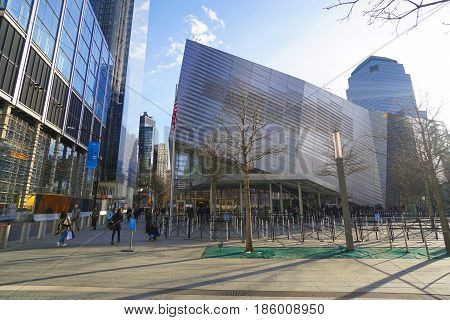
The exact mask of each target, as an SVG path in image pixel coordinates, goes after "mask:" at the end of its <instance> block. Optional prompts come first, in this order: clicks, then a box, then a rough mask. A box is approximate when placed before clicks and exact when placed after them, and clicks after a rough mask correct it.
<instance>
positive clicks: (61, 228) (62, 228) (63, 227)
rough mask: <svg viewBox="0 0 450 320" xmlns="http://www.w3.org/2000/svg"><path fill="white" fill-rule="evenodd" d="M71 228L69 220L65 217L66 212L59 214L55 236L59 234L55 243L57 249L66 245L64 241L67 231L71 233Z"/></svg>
mask: <svg viewBox="0 0 450 320" xmlns="http://www.w3.org/2000/svg"><path fill="white" fill-rule="evenodd" d="M71 228H72V223H71V222H70V218H69V216H68V215H67V212H65V211H63V212H61V215H60V216H59V222H58V228H57V229H56V234H57V235H58V234H59V240H58V242H57V243H56V245H57V246H58V247H65V246H66V245H67V244H66V239H67V236H68V234H69V231H70V232H72V231H71Z"/></svg>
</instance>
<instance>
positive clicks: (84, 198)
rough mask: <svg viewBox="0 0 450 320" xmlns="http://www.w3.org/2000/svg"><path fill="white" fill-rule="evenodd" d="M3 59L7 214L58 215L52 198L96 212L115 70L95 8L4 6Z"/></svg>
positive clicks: (0, 106)
mask: <svg viewBox="0 0 450 320" xmlns="http://www.w3.org/2000/svg"><path fill="white" fill-rule="evenodd" d="M0 54H1V59H0V149H1V152H0V209H1V208H2V207H5V206H17V207H18V208H19V209H29V210H32V209H33V208H34V209H35V211H39V210H45V211H46V212H52V211H54V209H55V208H52V207H51V202H52V201H50V200H49V199H50V198H48V197H49V196H52V197H53V198H52V199H59V200H58V201H59V202H58V203H68V202H70V201H75V200H70V199H79V200H77V201H80V202H82V205H83V206H85V207H88V206H89V203H92V201H91V199H92V193H93V182H94V180H95V178H96V170H95V169H92V168H86V165H85V164H86V156H87V148H88V144H89V142H90V141H97V142H100V145H102V144H103V142H104V134H105V131H106V122H107V115H108V109H109V101H110V87H111V80H112V78H111V76H112V70H113V59H112V56H111V54H110V52H109V49H108V45H107V42H106V41H105V38H104V36H103V34H102V31H101V29H100V26H99V24H98V22H97V20H96V18H95V15H94V12H93V10H92V7H91V5H90V3H89V1H88V0H40V1H33V0H7V1H1V2H0ZM45 197H47V198H46V200H45V199H44V198H45ZM58 197H59V198H58ZM43 199H44V200H43ZM64 199H65V200H64ZM45 203H47V205H45ZM49 204H50V207H48V206H49ZM53 204H55V202H54V201H53ZM46 206H47V207H46ZM60 209H61V208H60ZM85 209H88V208H85ZM55 210H57V209H55ZM0 211H1V210H0ZM40 213H42V212H40Z"/></svg>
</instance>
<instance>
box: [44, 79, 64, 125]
mask: <svg viewBox="0 0 450 320" xmlns="http://www.w3.org/2000/svg"><path fill="white" fill-rule="evenodd" d="M68 91H69V88H68V87H67V86H66V85H65V84H64V82H63V81H62V80H61V79H60V78H59V77H58V76H57V75H55V78H54V80H53V86H52V95H51V97H50V103H49V106H48V112H47V120H48V121H50V122H51V123H53V124H54V125H56V126H57V127H58V128H60V129H62V126H63V121H64V114H65V110H66V103H67V93H68Z"/></svg>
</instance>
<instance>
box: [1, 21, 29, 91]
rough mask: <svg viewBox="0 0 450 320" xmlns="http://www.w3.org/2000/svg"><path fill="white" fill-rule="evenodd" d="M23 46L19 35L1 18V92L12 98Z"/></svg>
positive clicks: (22, 40)
mask: <svg viewBox="0 0 450 320" xmlns="http://www.w3.org/2000/svg"><path fill="white" fill-rule="evenodd" d="M23 44H24V39H23V38H22V37H21V36H20V35H19V33H18V32H17V31H16V30H15V29H14V28H13V27H12V26H11V25H10V24H9V23H8V22H7V21H6V20H5V19H3V17H0V90H2V91H3V92H5V93H7V94H9V95H10V96H12V95H13V93H14V88H15V86H16V81H17V73H18V70H19V63H20V58H21V56H22V52H23Z"/></svg>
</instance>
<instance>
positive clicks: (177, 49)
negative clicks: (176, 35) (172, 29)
mask: <svg viewBox="0 0 450 320" xmlns="http://www.w3.org/2000/svg"><path fill="white" fill-rule="evenodd" d="M169 41H170V46H169V49H168V50H167V52H166V55H168V56H174V55H179V54H183V52H184V43H183V42H181V41H174V40H173V38H171V37H169Z"/></svg>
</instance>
